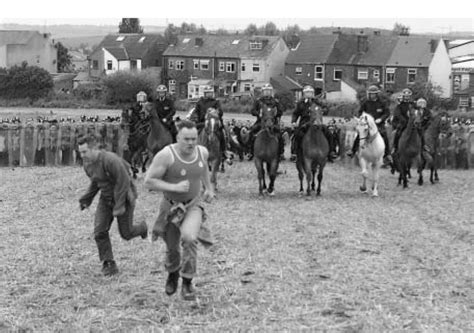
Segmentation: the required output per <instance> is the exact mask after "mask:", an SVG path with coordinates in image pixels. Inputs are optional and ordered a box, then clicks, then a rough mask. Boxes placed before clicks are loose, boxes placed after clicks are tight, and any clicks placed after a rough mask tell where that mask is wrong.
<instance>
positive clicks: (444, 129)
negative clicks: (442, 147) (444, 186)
mask: <svg viewBox="0 0 474 333" xmlns="http://www.w3.org/2000/svg"><path fill="white" fill-rule="evenodd" d="M450 134H452V133H451V122H450V120H449V118H448V116H447V114H446V113H439V114H437V115H435V116H434V117H433V118H432V119H431V120H430V121H429V123H428V125H427V127H426V130H425V132H424V133H423V141H424V145H423V147H422V151H421V157H422V161H421V164H420V166H419V168H418V175H419V177H418V185H423V169H424V168H425V167H426V168H428V169H430V182H431V184H435V183H436V182H439V177H438V163H439V158H438V150H439V139H440V136H441V137H443V136H446V135H450Z"/></svg>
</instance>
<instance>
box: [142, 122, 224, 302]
mask: <svg viewBox="0 0 474 333" xmlns="http://www.w3.org/2000/svg"><path fill="white" fill-rule="evenodd" d="M177 128H178V134H177V138H176V139H177V142H176V143H174V144H171V145H168V146H166V147H165V148H164V149H162V150H161V151H160V152H158V153H157V154H156V155H155V157H154V158H153V162H152V164H151V165H150V168H149V170H148V172H147V174H146V176H145V187H147V188H148V189H150V190H154V191H160V192H163V196H164V198H163V200H162V201H161V203H160V212H159V215H158V218H157V220H156V222H155V226H154V227H153V240H156V238H157V237H158V236H161V237H163V239H164V241H165V243H166V263H165V268H166V270H167V271H168V279H167V281H166V287H165V291H166V293H167V294H168V295H173V294H174V293H175V292H176V290H177V288H178V279H179V276H180V273H181V277H182V278H183V285H182V289H181V294H182V296H183V298H184V299H185V300H194V299H195V298H196V296H195V291H194V288H193V286H192V279H193V277H194V276H195V275H196V262H197V242H198V240H200V241H202V242H203V239H202V238H201V237H200V232H201V231H202V229H203V226H202V223H203V222H204V221H205V217H206V215H205V214H204V210H203V208H202V206H201V205H200V204H199V203H200V200H201V199H202V200H204V201H206V202H210V201H211V200H212V199H213V198H214V197H215V194H214V189H213V187H212V185H211V181H210V178H209V168H208V164H207V160H208V157H209V153H208V151H207V149H206V148H205V147H203V146H199V145H197V139H198V131H197V128H196V124H195V123H194V122H192V121H189V120H183V121H181V122H180V123H178V124H177ZM203 185H204V192H203V194H202V195H201V189H202V186H203ZM180 209H182V211H181V212H184V214H183V215H182V216H180V215H179V214H173V213H174V212H176V211H179V210H180ZM180 242H181V244H182V252H183V253H182V258H181V248H180Z"/></svg>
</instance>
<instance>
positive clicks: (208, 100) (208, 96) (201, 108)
mask: <svg viewBox="0 0 474 333" xmlns="http://www.w3.org/2000/svg"><path fill="white" fill-rule="evenodd" d="M203 92H204V96H203V97H201V98H200V99H199V100H198V102H197V103H196V106H195V107H194V110H193V111H192V112H191V114H190V116H189V120H192V121H194V122H195V123H196V127H197V129H198V131H199V133H201V130H202V129H203V128H204V124H205V122H206V113H207V111H208V110H209V109H211V108H212V109H216V110H217V112H218V114H219V120H220V125H221V126H220V128H221V132H220V133H219V134H220V135H219V140H220V145H221V147H222V157H223V158H224V160H225V161H226V162H227V163H228V164H232V162H231V159H230V158H228V157H227V153H226V151H227V135H226V133H225V127H224V120H223V117H224V112H223V111H222V108H221V104H220V103H219V101H218V100H217V99H215V98H214V88H213V87H211V86H205V87H204V90H203Z"/></svg>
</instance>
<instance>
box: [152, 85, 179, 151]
mask: <svg viewBox="0 0 474 333" xmlns="http://www.w3.org/2000/svg"><path fill="white" fill-rule="evenodd" d="M156 92H157V94H158V97H157V98H156V100H155V101H154V105H153V106H154V108H153V109H154V111H155V112H156V114H157V116H158V118H160V120H161V121H162V122H163V124H164V125H165V126H166V128H168V130H169V131H170V133H171V136H172V137H173V142H176V133H177V131H176V126H175V123H174V120H173V116H174V115H175V114H176V109H175V108H174V102H173V100H172V99H171V97H169V96H168V95H167V92H168V89H167V88H166V86H165V85H163V84H160V85H159V86H158V87H157V88H156Z"/></svg>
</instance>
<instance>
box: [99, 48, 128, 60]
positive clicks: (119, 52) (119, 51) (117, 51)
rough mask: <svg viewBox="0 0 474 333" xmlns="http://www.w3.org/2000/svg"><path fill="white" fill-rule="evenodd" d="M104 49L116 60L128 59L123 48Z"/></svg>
mask: <svg viewBox="0 0 474 333" xmlns="http://www.w3.org/2000/svg"><path fill="white" fill-rule="evenodd" d="M105 49H106V50H107V51H109V52H110V54H112V55H113V56H114V58H115V59H117V60H127V59H129V57H128V53H127V50H126V49H125V48H124V47H105Z"/></svg>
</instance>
